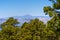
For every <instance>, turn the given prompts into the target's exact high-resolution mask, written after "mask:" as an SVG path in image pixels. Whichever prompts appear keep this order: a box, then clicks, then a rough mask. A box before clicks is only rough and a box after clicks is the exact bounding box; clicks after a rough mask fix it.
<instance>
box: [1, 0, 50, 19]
mask: <svg viewBox="0 0 60 40" xmlns="http://www.w3.org/2000/svg"><path fill="white" fill-rule="evenodd" d="M47 5H51V2H50V1H48V0H0V18H5V17H11V16H24V15H32V16H45V14H44V12H43V7H44V6H47Z"/></svg>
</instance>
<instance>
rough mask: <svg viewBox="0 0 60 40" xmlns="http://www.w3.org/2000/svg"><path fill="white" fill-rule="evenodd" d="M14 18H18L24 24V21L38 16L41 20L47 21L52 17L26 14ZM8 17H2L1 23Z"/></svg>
mask: <svg viewBox="0 0 60 40" xmlns="http://www.w3.org/2000/svg"><path fill="white" fill-rule="evenodd" d="M13 18H15V19H17V20H18V21H19V22H20V25H22V24H23V23H24V22H29V21H30V20H31V19H35V18H38V19H39V20H41V21H43V22H44V23H46V22H47V21H48V20H49V19H50V18H49V17H48V16H31V15H25V16H13ZM7 19H8V18H1V19H0V24H1V23H3V22H5V21H6V20H7Z"/></svg>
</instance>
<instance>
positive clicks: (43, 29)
mask: <svg viewBox="0 0 60 40" xmlns="http://www.w3.org/2000/svg"><path fill="white" fill-rule="evenodd" d="M49 1H50V2H51V3H52V7H51V6H44V8H43V11H44V13H45V14H46V15H49V16H50V17H51V20H49V21H48V22H47V24H44V23H43V22H42V21H40V20H39V19H38V18H36V19H34V20H31V21H30V22H25V23H23V25H22V26H18V25H17V24H19V22H18V20H17V19H14V18H13V17H10V18H9V19H8V20H6V22H4V23H2V24H0V28H1V30H0V40H60V14H59V13H60V11H58V10H60V0H49Z"/></svg>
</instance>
